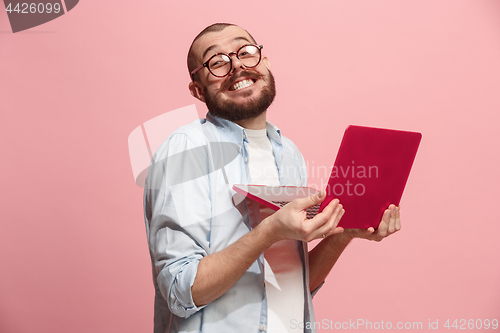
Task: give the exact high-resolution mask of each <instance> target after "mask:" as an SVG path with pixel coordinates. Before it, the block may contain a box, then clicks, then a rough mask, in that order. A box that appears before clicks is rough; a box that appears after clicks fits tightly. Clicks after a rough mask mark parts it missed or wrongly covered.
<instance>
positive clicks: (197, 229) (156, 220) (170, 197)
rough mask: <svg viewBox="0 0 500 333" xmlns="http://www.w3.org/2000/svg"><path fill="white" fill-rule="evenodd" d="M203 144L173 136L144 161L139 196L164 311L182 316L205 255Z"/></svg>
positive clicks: (207, 209) (192, 308)
mask: <svg viewBox="0 0 500 333" xmlns="http://www.w3.org/2000/svg"><path fill="white" fill-rule="evenodd" d="M205 147H206V146H204V145H203V144H198V145H197V144H195V143H194V142H193V141H192V140H190V139H189V138H188V137H187V135H186V134H184V133H177V134H173V135H172V136H171V137H170V138H169V139H168V140H167V141H166V142H165V143H164V144H163V145H162V146H161V147H160V148H159V149H158V151H157V153H156V154H155V156H154V158H153V161H152V163H151V165H150V169H149V173H148V178H147V180H146V186H145V187H146V189H145V195H144V211H145V219H146V232H147V237H148V245H149V250H150V254H151V258H152V262H153V266H154V267H153V268H154V272H155V274H156V280H157V284H158V287H159V290H160V291H161V294H162V296H163V297H164V298H165V300H166V302H167V305H168V307H169V309H170V311H171V312H172V313H173V314H175V315H177V316H179V317H184V318H187V317H189V316H190V315H192V314H193V313H195V312H197V311H199V310H200V309H202V308H203V306H202V307H197V306H196V305H195V304H194V302H193V298H192V294H191V286H192V285H193V283H194V279H195V277H196V272H197V268H198V264H199V262H200V260H201V259H202V258H203V257H204V256H206V255H207V253H209V236H210V215H211V203H210V195H209V192H210V191H209V181H208V174H209V170H210V163H209V161H208V158H207V151H206V149H205Z"/></svg>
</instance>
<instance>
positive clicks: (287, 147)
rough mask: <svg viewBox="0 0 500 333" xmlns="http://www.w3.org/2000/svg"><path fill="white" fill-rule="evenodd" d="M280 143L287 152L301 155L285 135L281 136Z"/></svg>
mask: <svg viewBox="0 0 500 333" xmlns="http://www.w3.org/2000/svg"><path fill="white" fill-rule="evenodd" d="M281 143H282V145H283V149H284V150H286V151H288V152H289V153H293V154H299V155H302V154H301V152H300V150H299V148H298V147H297V145H296V144H295V143H294V142H293V141H292V140H290V139H289V138H287V137H286V136H284V135H282V136H281Z"/></svg>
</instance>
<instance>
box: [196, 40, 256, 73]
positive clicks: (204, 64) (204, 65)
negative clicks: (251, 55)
mask: <svg viewBox="0 0 500 333" xmlns="http://www.w3.org/2000/svg"><path fill="white" fill-rule="evenodd" d="M245 46H255V47H257V49H258V50H259V61H257V64H255V65H254V66H245V65H244V64H243V63H242V65H243V66H244V67H245V68H254V67H257V66H258V65H259V64H260V61H261V60H262V51H261V50H262V49H263V48H264V45H257V44H251V43H250V44H245V45H242V46H241V47H240V48H239V49H238V50H237V51H233V52H230V53H224V52H219V53H216V54H214V55H213V56H211V57H210V58H209V59H208V60H207V61H205V62H204V63H203V64H202V65H201V66H199V67H198V68H196V69H194V70H193V71H192V72H191V78H193V77H194V75H195V74H196V73H198V71H199V70H201V69H202V68H203V67H206V68H207V69H208V71H209V72H210V74H212V75H213V76H215V77H225V76H227V75H228V74H229V73H231V68H233V59H232V57H231V56H232V55H233V54H234V55H236V58H238V60H239V61H241V59H240V57H238V53H240V51H241V49H242V48H244V47H245ZM219 55H226V56H227V57H228V58H229V71H228V72H227V73H226V74H224V75H215V74H214V73H213V72H212V71H211V70H210V67H208V63H209V62H210V60H212V59H213V58H214V57H216V56H219Z"/></svg>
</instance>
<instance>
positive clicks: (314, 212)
mask: <svg viewBox="0 0 500 333" xmlns="http://www.w3.org/2000/svg"><path fill="white" fill-rule="evenodd" d="M271 202H272V203H273V204H275V205H277V206H280V207H281V208H283V206H284V205H286V204H287V203H289V202H290V201H271ZM319 206H320V204H317V205H316V206H312V207H309V208H307V209H306V218H307V219H312V218H313V217H315V216H316V215H317V214H318V211H319Z"/></svg>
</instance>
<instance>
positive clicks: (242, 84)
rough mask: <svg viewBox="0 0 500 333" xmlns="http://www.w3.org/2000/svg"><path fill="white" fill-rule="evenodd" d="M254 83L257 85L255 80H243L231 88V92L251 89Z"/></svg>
mask: <svg viewBox="0 0 500 333" xmlns="http://www.w3.org/2000/svg"><path fill="white" fill-rule="evenodd" d="M254 83H255V81H254V80H251V79H246V80H243V81H239V82H236V83H235V84H233V85H232V86H231V87H230V88H229V90H231V91H236V90H240V89H243V88H246V87H250V86H251V85H252V84H254Z"/></svg>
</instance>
